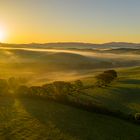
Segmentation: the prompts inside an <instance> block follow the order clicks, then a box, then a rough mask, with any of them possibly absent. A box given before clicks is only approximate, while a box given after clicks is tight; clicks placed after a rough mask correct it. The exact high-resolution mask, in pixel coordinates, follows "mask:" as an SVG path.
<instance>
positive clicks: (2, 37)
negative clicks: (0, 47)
mask: <svg viewBox="0 0 140 140" xmlns="http://www.w3.org/2000/svg"><path fill="white" fill-rule="evenodd" d="M5 38H6V32H5V30H4V29H3V28H0V42H1V41H2V42H3V41H5Z"/></svg>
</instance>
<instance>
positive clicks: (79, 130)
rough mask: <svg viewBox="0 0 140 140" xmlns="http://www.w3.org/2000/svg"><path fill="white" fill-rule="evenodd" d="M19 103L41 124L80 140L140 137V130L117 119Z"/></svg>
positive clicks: (25, 101) (61, 107)
mask: <svg viewBox="0 0 140 140" xmlns="http://www.w3.org/2000/svg"><path fill="white" fill-rule="evenodd" d="M20 102H21V103H22V104H23V106H24V107H25V109H26V111H27V112H28V113H30V114H31V116H34V117H35V118H36V119H38V120H39V121H40V122H41V123H43V124H46V125H47V123H48V122H52V123H53V125H54V126H55V127H56V128H58V129H59V130H60V131H61V132H62V133H64V134H69V135H71V136H74V137H75V136H76V137H77V138H79V139H81V140H87V139H88V140H92V139H94V138H96V139H117V138H118V139H121V138H122V139H128V140H129V139H134V138H138V137H140V129H139V126H137V125H134V124H131V123H128V122H125V121H123V120H120V119H117V118H113V117H110V116H106V115H101V114H96V113H90V112H87V111H84V110H80V109H76V108H74V107H70V106H67V105H62V104H59V103H56V102H53V101H47V100H42V99H37V98H33V99H32V98H20ZM128 134H129V135H128Z"/></svg>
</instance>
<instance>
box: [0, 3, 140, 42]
mask: <svg viewBox="0 0 140 140" xmlns="http://www.w3.org/2000/svg"><path fill="white" fill-rule="evenodd" d="M0 17H1V18H0V25H1V24H5V26H6V27H5V28H7V29H8V31H9V32H10V33H9V34H10V35H11V39H10V38H9V40H8V41H9V42H15V41H16V40H17V42H30V41H31V42H35V41H36V42H57V41H60V42H61V41H62V42H63V41H80V42H109V41H127V42H140V0H0ZM14 30H15V34H14ZM17 34H19V35H20V36H21V37H22V39H20V37H19V38H18V39H16V36H17ZM25 34H28V37H27V36H26V35H25ZM10 35H9V36H10ZM12 35H13V38H12ZM31 35H32V36H31ZM14 36H15V37H14ZM40 36H42V38H40ZM23 40H24V41H23Z"/></svg>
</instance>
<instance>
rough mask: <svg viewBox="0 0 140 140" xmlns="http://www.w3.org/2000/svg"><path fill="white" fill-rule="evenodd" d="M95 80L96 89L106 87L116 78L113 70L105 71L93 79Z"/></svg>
mask: <svg viewBox="0 0 140 140" xmlns="http://www.w3.org/2000/svg"><path fill="white" fill-rule="evenodd" d="M95 78H96V79H97V82H96V85H97V86H98V87H103V86H108V85H109V84H110V83H111V82H112V81H113V80H114V79H116V78H117V72H116V71H115V70H107V71H104V72H103V73H101V74H99V75H97V76H96V77H95Z"/></svg>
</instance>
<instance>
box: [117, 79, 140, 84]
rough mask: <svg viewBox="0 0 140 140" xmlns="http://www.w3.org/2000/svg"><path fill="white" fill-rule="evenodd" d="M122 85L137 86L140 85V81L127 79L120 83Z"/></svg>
mask: <svg viewBox="0 0 140 140" xmlns="http://www.w3.org/2000/svg"><path fill="white" fill-rule="evenodd" d="M119 82H120V83H123V84H135V85H140V80H139V79H127V80H121V81H119Z"/></svg>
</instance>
